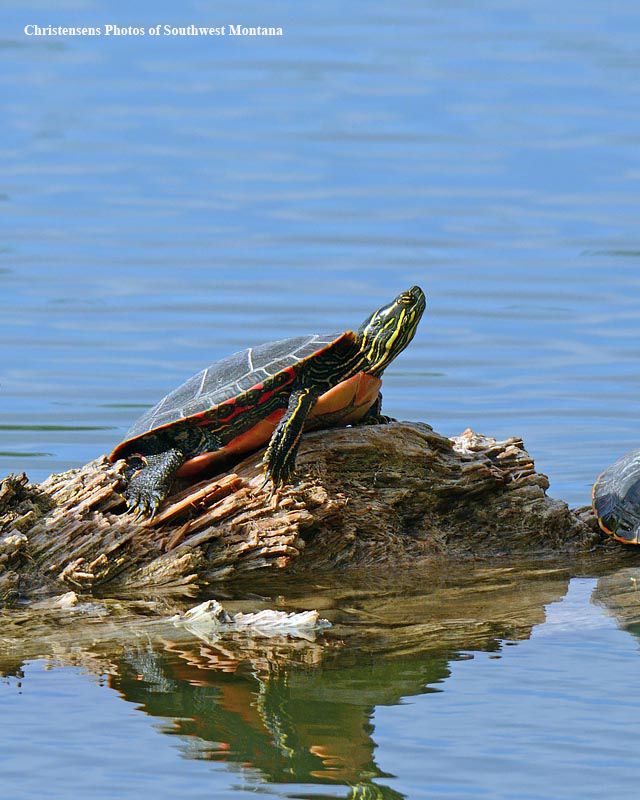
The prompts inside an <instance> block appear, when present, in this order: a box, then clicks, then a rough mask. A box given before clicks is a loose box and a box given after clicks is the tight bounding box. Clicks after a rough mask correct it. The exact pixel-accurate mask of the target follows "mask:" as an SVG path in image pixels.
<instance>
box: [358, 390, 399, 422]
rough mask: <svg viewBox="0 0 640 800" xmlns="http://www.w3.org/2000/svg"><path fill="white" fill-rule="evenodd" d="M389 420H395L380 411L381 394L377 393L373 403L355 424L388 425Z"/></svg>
mask: <svg viewBox="0 0 640 800" xmlns="http://www.w3.org/2000/svg"><path fill="white" fill-rule="evenodd" d="M390 422H397V420H395V419H394V418H393V417H387V416H385V415H384V414H383V413H382V395H381V394H378V396H377V397H376V401H375V403H374V404H373V405H372V406H371V408H370V409H369V410H368V411H367V413H366V414H365V415H364V417H362V419H360V420H359V421H358V422H357V423H356V424H357V425H388V424H389V423H390Z"/></svg>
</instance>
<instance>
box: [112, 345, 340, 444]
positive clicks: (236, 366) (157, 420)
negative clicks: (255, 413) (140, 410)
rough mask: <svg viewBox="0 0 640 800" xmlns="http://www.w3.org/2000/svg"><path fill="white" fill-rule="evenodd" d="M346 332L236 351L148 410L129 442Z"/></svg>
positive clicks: (217, 401)
mask: <svg viewBox="0 0 640 800" xmlns="http://www.w3.org/2000/svg"><path fill="white" fill-rule="evenodd" d="M342 335H343V334H341V333H336V334H324V335H323V334H312V335H309V336H295V337H293V338H291V339H281V340H279V341H277V342H267V343H265V344H261V345H258V346H257V347H250V348H248V349H247V350H241V351H240V352H238V353H233V354H232V355H230V356H227V358H223V359H222V360H221V361H216V362H215V363H214V364H211V365H210V366H208V367H206V368H205V369H203V370H202V371H201V372H198V373H197V374H196V375H194V376H193V377H191V378H189V380H188V381H185V383H183V384H182V385H181V386H178V388H177V389H174V390H173V391H172V392H169V394H168V395H166V396H165V397H163V398H162V400H161V401H160V402H159V403H157V404H156V405H155V406H154V407H153V408H151V409H149V411H146V412H145V413H144V414H143V415H142V416H141V417H140V418H139V419H138V420H137V421H136V422H135V423H134V425H133V427H132V428H131V429H130V430H129V432H128V433H127V435H126V437H125V439H124V441H125V442H127V441H130V440H131V439H135V438H137V437H139V436H142V435H143V434H145V433H148V432H149V431H152V430H155V429H157V428H163V427H166V426H167V425H171V424H172V423H173V422H178V421H180V420H183V419H187V418H189V417H192V416H194V415H196V414H200V413H202V412H204V411H209V410H211V409H212V408H215V407H216V406H219V405H220V404H221V403H224V402H225V401H226V400H231V399H232V398H234V397H237V396H238V395H239V394H242V393H243V392H246V391H247V390H248V389H251V387H252V386H255V385H256V384H259V383H262V382H265V381H268V380H269V379H270V378H272V377H273V376H274V375H277V374H278V373H279V372H281V371H282V370H283V369H286V368H287V367H291V366H293V365H295V364H298V363H300V362H302V361H305V360H307V359H309V358H310V357H311V356H313V355H315V354H316V353H318V352H319V351H320V350H323V349H324V348H325V347H328V346H329V345H330V344H331V343H332V342H335V341H336V340H337V339H339V338H340V337H341V336H342Z"/></svg>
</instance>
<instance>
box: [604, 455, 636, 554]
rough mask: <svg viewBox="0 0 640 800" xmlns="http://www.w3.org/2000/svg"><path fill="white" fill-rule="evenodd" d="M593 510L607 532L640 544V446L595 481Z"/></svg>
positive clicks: (627, 541) (623, 539) (631, 542)
mask: <svg viewBox="0 0 640 800" xmlns="http://www.w3.org/2000/svg"><path fill="white" fill-rule="evenodd" d="M593 510H594V511H595V512H596V516H597V517H598V524H599V525H600V527H601V528H602V530H603V531H604V532H605V533H608V534H609V535H610V536H613V537H614V539H617V540H618V541H619V542H625V543H626V544H640V450H632V451H631V452H630V453H627V454H626V455H624V456H622V458H619V459H618V460H617V461H616V462H615V463H613V464H612V465H611V466H610V467H607V469H605V471H604V472H603V473H602V474H601V475H599V476H598V479H597V480H596V482H595V483H594V485H593Z"/></svg>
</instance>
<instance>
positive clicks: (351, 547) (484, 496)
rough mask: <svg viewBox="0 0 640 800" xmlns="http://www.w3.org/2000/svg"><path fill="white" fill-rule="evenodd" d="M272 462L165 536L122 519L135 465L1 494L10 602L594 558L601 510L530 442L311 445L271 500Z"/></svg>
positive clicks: (209, 489)
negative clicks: (312, 574)
mask: <svg viewBox="0 0 640 800" xmlns="http://www.w3.org/2000/svg"><path fill="white" fill-rule="evenodd" d="M261 455H262V454H261V453H257V454H254V455H252V456H251V457H249V458H247V459H246V460H245V461H243V462H242V463H240V464H238V465H237V466H236V467H235V468H234V471H233V472H229V473H226V474H224V475H218V476H216V477H213V478H210V479H208V480H204V481H201V482H200V483H198V484H196V485H190V486H186V487H183V488H182V489H181V490H180V491H178V492H177V493H176V494H174V495H173V496H172V497H171V498H170V499H169V500H168V501H167V503H166V504H165V507H164V509H163V510H162V512H161V513H160V514H159V515H158V516H157V517H156V519H155V520H153V521H152V522H141V523H138V522H135V521H134V520H133V518H132V516H131V515H130V514H128V513H125V507H124V501H123V499H122V496H121V495H120V494H119V490H121V489H122V468H123V462H118V463H117V464H115V465H111V464H109V463H108V462H107V460H106V458H105V457H102V458H99V459H97V460H95V461H93V462H91V463H89V464H87V465H86V466H84V467H82V468H81V469H73V470H69V471H68V472H65V473H62V474H59V475H52V476H51V477H49V478H48V479H47V480H45V481H44V482H43V483H42V484H39V485H32V484H29V483H28V480H27V478H26V476H25V475H19V476H9V477H7V478H5V479H4V480H3V481H2V482H0V596H3V597H4V598H5V599H10V598H11V597H12V596H14V595H16V594H17V593H21V594H25V593H27V594H28V593H30V592H33V591H34V590H39V589H44V590H47V591H56V592H59V591H64V590H65V589H67V588H74V589H80V590H82V591H96V590H100V591H108V592H109V593H110V594H113V593H114V592H123V591H147V590H149V589H150V588H153V589H154V591H159V590H162V589H163V587H165V588H166V587H168V588H171V589H176V588H178V589H184V590H189V589H192V590H195V589H197V588H198V587H199V586H201V585H204V584H206V583H208V582H214V581H220V580H222V579H229V578H231V577H235V576H241V575H243V574H247V573H250V572H252V571H255V570H262V569H268V568H272V569H273V568H279V569H287V570H290V571H293V570H301V569H314V570H317V569H322V568H325V569H326V568H333V567H336V566H357V565H371V564H376V563H388V564H394V565H401V564H402V563H407V562H409V561H411V562H414V561H415V560H416V559H419V558H434V557H443V556H446V557H448V558H451V557H453V558H455V557H469V556H479V557H484V556H496V555H503V554H518V553H519V554H526V555H531V554H538V553H545V554H557V553H562V552H573V553H577V552H585V551H587V550H589V549H592V548H593V547H594V546H596V545H598V544H600V543H602V536H601V535H600V533H599V532H598V530H597V526H596V525H595V524H594V520H593V518H592V516H591V514H590V512H589V511H588V510H585V509H582V510H580V511H579V512H572V511H570V509H569V508H568V506H567V505H566V504H565V503H564V502H562V501H559V500H553V499H551V498H549V497H548V496H547V495H546V489H547V488H548V480H547V478H546V476H544V475H542V474H540V473H537V472H536V471H535V467H534V464H533V461H532V459H531V458H530V456H529V455H528V454H527V452H526V450H525V449H524V446H523V443H522V440H520V439H517V438H511V439H507V440H505V441H496V440H495V439H492V438H490V437H485V436H480V435H478V434H475V433H473V432H472V431H471V430H467V431H465V432H464V433H463V434H462V435H461V436H458V437H455V438H453V439H449V438H447V437H445V436H442V435H441V434H438V433H436V432H435V431H433V430H432V429H431V428H430V427H429V426H428V425H425V424H420V423H393V424H390V425H382V426H366V427H356V428H345V429H334V430H329V431H318V432H315V433H311V434H308V435H306V436H305V437H304V439H303V442H302V445H301V448H300V453H299V456H298V476H299V482H298V483H297V484H296V485H295V486H291V487H287V488H286V489H284V490H282V491H281V492H280V493H279V494H278V495H277V496H274V497H272V498H270V497H269V496H268V494H267V493H266V492H265V491H264V490H263V489H262V488H261V484H262V474H261V471H260V461H261Z"/></svg>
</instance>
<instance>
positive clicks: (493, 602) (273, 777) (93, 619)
mask: <svg viewBox="0 0 640 800" xmlns="http://www.w3.org/2000/svg"><path fill="white" fill-rule="evenodd" d="M580 561H581V563H583V564H584V567H585V568H586V569H587V571H588V572H591V570H592V568H593V565H594V564H597V563H598V558H597V556H594V557H592V558H591V559H580ZM572 566H573V567H574V568H575V564H574V565H572ZM569 572H570V571H569V570H568V569H566V568H562V567H558V566H557V564H551V563H549V560H545V563H544V564H541V563H540V561H537V562H534V563H533V564H531V565H529V566H526V565H520V566H518V565H517V564H516V563H513V562H509V563H508V564H504V563H502V564H501V565H499V566H496V565H493V566H492V565H479V564H473V563H469V564H468V565H467V567H466V568H465V570H464V571H461V570H460V569H458V568H457V567H456V566H454V565H450V564H443V563H436V564H430V565H426V566H421V567H420V569H418V570H411V568H408V569H407V571H402V573H401V574H400V575H397V574H396V575H392V574H390V573H391V571H390V570H380V571H378V573H377V574H376V577H375V578H374V579H373V580H372V575H371V570H370V569H369V568H368V569H366V570H362V571H361V572H360V573H358V574H356V575H354V574H353V573H350V574H349V576H348V577H346V576H345V575H344V574H339V573H335V574H327V575H325V576H323V578H322V581H321V583H322V587H319V586H318V585H317V584H316V585H315V586H313V585H312V586H310V585H309V584H306V583H305V582H304V581H288V580H282V581H278V580H277V576H275V577H273V579H272V580H267V578H268V576H267V575H266V574H265V581H264V582H265V584H267V583H268V584H269V590H268V591H269V594H271V595H272V594H273V593H274V592H275V593H277V594H278V595H280V599H279V605H280V607H281V608H283V609H285V610H289V611H293V610H300V609H309V608H318V609H322V613H321V615H322V616H323V617H324V616H326V617H328V618H329V619H331V621H332V622H333V623H334V627H333V628H331V629H329V630H328V631H326V632H325V633H324V634H323V635H322V636H319V637H318V639H317V640H316V641H315V642H309V641H305V640H302V639H288V638H285V637H276V638H273V639H266V638H264V637H255V636H252V635H247V634H245V633H243V634H240V633H238V632H237V631H226V632H224V633H222V634H221V636H220V639H219V640H217V641H212V642H210V643H206V642H203V641H202V640H200V639H194V638H192V637H191V636H190V634H189V632H188V631H187V630H185V629H184V628H183V627H182V626H174V625H172V624H170V623H168V622H166V621H162V620H160V619H158V618H157V617H159V616H161V615H163V616H165V617H167V616H170V615H172V614H173V613H174V611H175V610H176V607H175V603H174V601H173V600H172V599H171V598H167V597H165V598H162V599H160V600H157V601H151V600H145V601H113V600H106V601H105V600H95V599H91V598H89V601H88V602H86V599H85V602H83V601H82V600H81V601H80V603H78V605H75V606H72V607H66V608H63V607H60V606H61V601H60V600H58V601H52V600H46V601H44V602H42V603H33V604H31V605H29V606H27V607H21V608H19V609H15V610H12V611H10V612H5V613H1V612H0V616H1V618H2V628H1V630H0V673H11V674H19V671H20V668H21V665H22V663H23V662H24V661H30V660H32V659H34V658H36V657H42V656H45V657H49V658H51V659H52V660H53V662H54V663H59V664H75V665H79V666H82V667H83V668H84V669H85V670H86V671H88V672H90V673H93V674H95V675H100V676H102V675H105V674H106V675H107V676H108V681H109V685H110V686H111V687H112V688H115V689H117V690H118V691H119V692H120V693H121V694H122V696H123V697H124V698H125V699H126V700H127V701H129V703H131V704H133V705H131V706H129V707H130V708H135V709H137V711H143V712H144V713H146V714H149V715H151V716H154V717H158V718H161V719H162V720H164V721H166V720H167V719H170V720H171V721H172V722H171V724H170V725H167V724H164V725H163V726H162V727H161V728H160V729H161V730H167V731H170V732H171V733H172V734H176V733H179V734H180V735H181V736H184V737H188V738H185V739H180V740H179V741H180V747H181V748H182V751H183V753H184V755H185V756H187V757H189V756H192V757H196V758H211V759H215V760H220V761H226V762H227V763H228V764H229V767H230V768H231V769H232V770H233V769H240V768H241V767H239V766H238V765H242V768H243V769H245V770H246V768H247V767H249V768H250V771H251V772H255V773H257V775H259V776H260V780H261V781H275V782H278V783H283V782H287V781H294V782H296V783H323V782H332V783H337V782H342V781H344V782H347V783H350V784H359V785H364V786H366V787H367V789H368V791H366V792H364V791H363V792H362V794H361V795H358V796H362V797H368V798H371V797H382V796H384V797H394V796H395V795H393V794H392V793H391V794H387V793H385V794H384V795H383V794H376V793H374V790H373V787H375V786H378V787H379V784H377V783H376V782H375V778H376V777H377V776H379V775H380V774H381V769H380V768H379V767H378V766H377V764H376V762H375V758H376V740H377V735H376V733H375V731H374V727H373V724H372V715H373V710H374V708H375V707H377V706H380V705H389V704H396V703H398V702H400V698H410V697H412V696H414V695H416V694H420V693H422V692H424V691H425V687H427V686H431V685H434V684H438V687H439V688H440V689H442V688H445V690H446V686H445V687H443V686H442V684H443V682H444V681H446V679H447V677H448V675H449V670H450V667H449V662H450V661H451V659H452V658H453V659H455V658H457V657H458V656H457V655H456V653H459V651H460V650H462V651H468V650H470V649H471V650H488V651H491V652H493V653H494V655H498V653H499V651H500V650H501V641H502V640H503V639H504V638H505V637H506V638H508V639H509V640H510V641H515V640H525V639H527V638H528V637H529V635H530V633H531V629H532V627H533V626H534V625H537V624H540V623H542V622H544V618H545V606H547V605H548V604H549V603H553V602H556V601H558V600H560V599H561V598H562V597H563V596H564V594H565V592H566V589H567V585H568V582H569ZM253 588H254V587H253V586H252V589H253ZM272 602H273V597H269V598H268V599H267V598H265V599H264V600H263V601H262V602H261V601H260V600H259V599H257V597H256V593H255V592H253V591H252V592H251V596H250V597H247V598H246V599H244V600H235V601H233V600H226V599H225V601H224V604H225V606H226V607H227V610H228V611H229V612H230V613H235V612H237V611H249V610H254V611H256V610H258V609H259V608H262V607H264V606H265V605H267V606H269V607H271V605H272ZM507 652H508V649H507ZM28 682H29V671H28V670H27V676H26V686H27V687H28V685H29V683H28ZM194 737H196V738H194ZM378 743H379V742H378ZM221 745H222V746H221ZM372 779H374V782H373V783H371V781H372ZM262 788H264V786H263V787H262Z"/></svg>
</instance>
